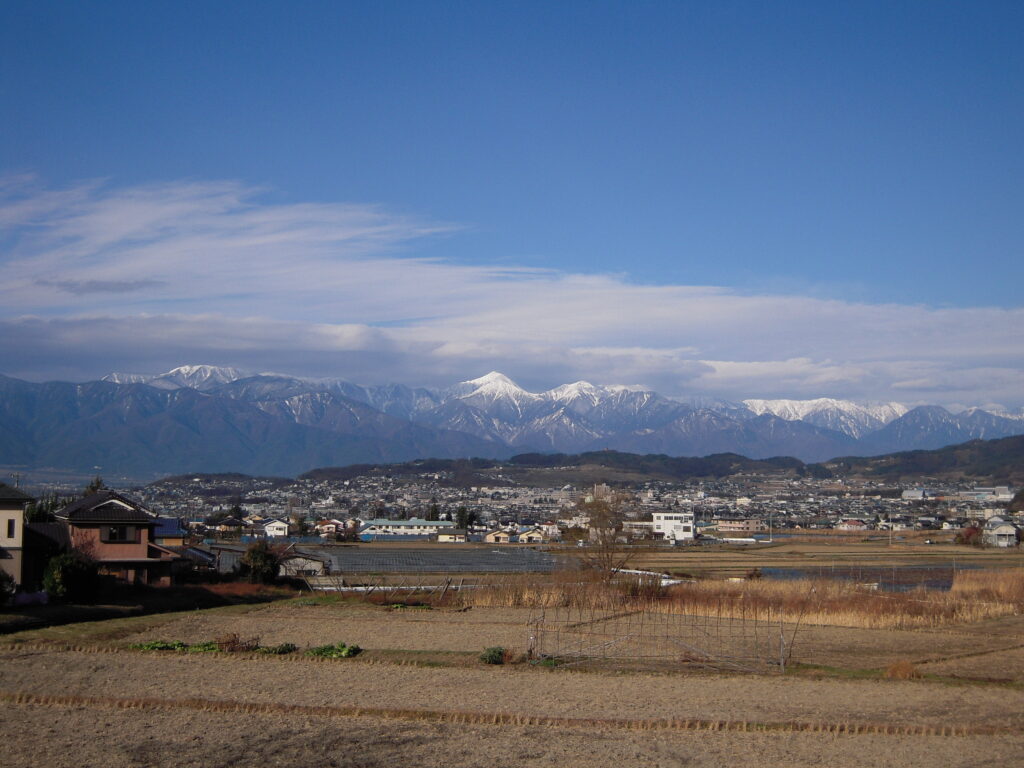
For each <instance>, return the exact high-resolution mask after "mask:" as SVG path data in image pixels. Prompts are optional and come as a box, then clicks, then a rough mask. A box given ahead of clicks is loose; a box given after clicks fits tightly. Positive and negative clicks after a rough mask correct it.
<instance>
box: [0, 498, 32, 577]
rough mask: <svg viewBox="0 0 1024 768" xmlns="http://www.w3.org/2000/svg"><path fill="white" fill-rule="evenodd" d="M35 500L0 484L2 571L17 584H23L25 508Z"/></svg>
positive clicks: (0, 559) (0, 560)
mask: <svg viewBox="0 0 1024 768" xmlns="http://www.w3.org/2000/svg"><path fill="white" fill-rule="evenodd" d="M32 500H33V499H32V497H31V496H29V495H27V494H25V493H22V492H21V491H19V490H18V489H17V488H14V487H12V486H10V485H7V484H6V483H0V570H2V571H4V572H5V573H7V574H9V575H10V576H11V578H13V579H14V583H15V584H21V583H22V564H23V562H24V556H25V507H27V506H28V504H29V502H31V501H32Z"/></svg>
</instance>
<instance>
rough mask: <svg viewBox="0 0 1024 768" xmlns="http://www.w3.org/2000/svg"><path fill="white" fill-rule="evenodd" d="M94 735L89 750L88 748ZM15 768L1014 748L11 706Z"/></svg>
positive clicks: (498, 767)
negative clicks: (85, 735)
mask: <svg viewBox="0 0 1024 768" xmlns="http://www.w3.org/2000/svg"><path fill="white" fill-rule="evenodd" d="M83 734H87V735H88V738H83ZM0 740H2V741H3V743H4V744H5V745H9V746H8V747H7V748H5V754H4V765H5V766H9V768H37V767H38V766H41V765H45V766H50V767H51V768H78V766H109V767H110V768H129V767H134V766H159V767H160V768H163V767H166V768H229V767H231V766H237V765H240V764H257V765H265V766H289V768H290V767H291V766H296V765H313V766H331V767H336V768H391V766H396V765H400V766H421V767H422V768H479V767H480V766H493V767H494V768H513V767H515V766H523V765H531V766H562V767H564V768H593V766H619V767H621V768H676V766H695V767H697V768H700V767H702V766H715V767H716V768H717V767H718V766H722V765H729V766H794V767H800V766H809V767H812V768H817V767H818V766H822V765H841V766H850V767H851V768H861V767H864V768H868V767H869V766H872V767H873V766H880V765H887V766H897V767H899V768H933V767H934V766H936V765H942V766H948V768H969V767H973V766H981V765H985V766H1012V765H1016V764H1019V763H1018V759H1019V755H1020V752H1021V749H1022V748H1024V738H1022V737H1019V736H1000V737H968V738H934V737H925V736H904V737H900V738H898V739H896V738H892V737H887V736H879V735H859V736H845V735H839V736H832V735H822V734H817V733H815V734H811V733H727V732H684V733H652V732H631V731H622V730H610V729H602V728H588V729H574V728H561V729H556V728H543V727H521V726H506V727H501V728H494V727H486V726H474V725H465V724H454V725H453V724H446V723H418V722H400V721H392V720H380V719H374V718H367V717H351V718H345V719H344V720H337V719H331V718H319V717H312V718H311V717H307V716H296V715H292V716H287V715H286V716H278V715H248V714H246V715H241V714H217V715H211V714H209V713H198V712H195V713H193V712H180V713H166V712H139V711H127V712H126V711H119V710H112V709H104V708H57V707H45V708H43V707H33V706H12V707H9V708H7V709H5V710H4V711H3V716H0Z"/></svg>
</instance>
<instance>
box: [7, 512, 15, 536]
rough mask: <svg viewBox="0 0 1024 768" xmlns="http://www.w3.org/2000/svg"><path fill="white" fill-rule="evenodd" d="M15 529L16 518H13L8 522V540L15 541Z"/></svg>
mask: <svg viewBox="0 0 1024 768" xmlns="http://www.w3.org/2000/svg"><path fill="white" fill-rule="evenodd" d="M14 528H15V521H14V518H13V517H12V518H11V519H10V520H8V521H7V538H8V539H13V538H14V532H15V531H14Z"/></svg>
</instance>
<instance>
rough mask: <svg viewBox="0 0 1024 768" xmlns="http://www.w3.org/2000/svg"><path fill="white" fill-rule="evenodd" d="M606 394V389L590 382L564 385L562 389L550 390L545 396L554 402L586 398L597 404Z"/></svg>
mask: <svg viewBox="0 0 1024 768" xmlns="http://www.w3.org/2000/svg"><path fill="white" fill-rule="evenodd" d="M605 392H606V390H605V389H604V388H602V387H596V386H594V385H593V384H591V383H590V382H589V381H575V382H573V383H572V384H563V385H562V386H560V387H555V388H554V389H549V390H548V391H547V392H545V393H544V394H546V395H547V396H548V397H550V398H551V399H552V400H575V399H576V398H579V397H586V398H589V399H592V400H594V401H595V402H596V401H597V399H598V398H600V397H601V395H603V394H605Z"/></svg>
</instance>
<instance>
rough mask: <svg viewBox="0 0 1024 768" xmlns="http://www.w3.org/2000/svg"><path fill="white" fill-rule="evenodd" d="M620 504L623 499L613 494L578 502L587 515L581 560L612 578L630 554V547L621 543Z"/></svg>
mask: <svg viewBox="0 0 1024 768" xmlns="http://www.w3.org/2000/svg"><path fill="white" fill-rule="evenodd" d="M624 507H625V499H623V498H621V497H616V496H611V497H609V498H607V499H595V500H594V501H584V502H580V503H579V504H578V508H579V511H580V512H581V513H582V514H585V515H587V516H588V517H589V518H590V523H589V544H588V546H587V547H586V550H585V552H584V554H583V562H584V563H585V564H586V565H587V566H588V567H590V568H593V569H594V570H596V571H598V572H600V573H601V574H602V576H604V577H605V578H607V579H611V578H614V576H615V573H616V572H617V571H620V570H622V569H623V568H625V567H626V566H627V565H628V564H629V561H630V560H631V559H632V557H633V552H632V550H630V549H629V548H628V547H626V546H624V543H625V536H624V534H623V533H622V520H623V512H624Z"/></svg>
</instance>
